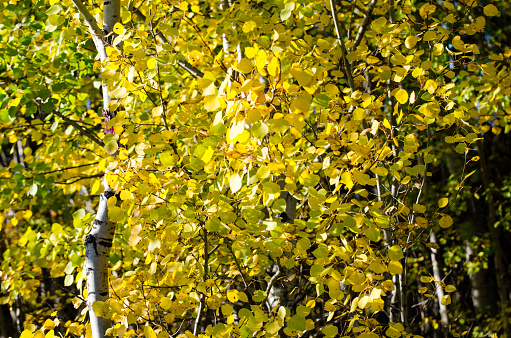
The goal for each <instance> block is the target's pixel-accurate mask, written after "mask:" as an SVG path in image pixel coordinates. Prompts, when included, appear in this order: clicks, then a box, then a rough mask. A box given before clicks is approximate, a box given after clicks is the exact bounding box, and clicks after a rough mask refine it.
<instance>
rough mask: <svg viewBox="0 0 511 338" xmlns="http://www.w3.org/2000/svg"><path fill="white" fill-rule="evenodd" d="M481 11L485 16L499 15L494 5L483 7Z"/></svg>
mask: <svg viewBox="0 0 511 338" xmlns="http://www.w3.org/2000/svg"><path fill="white" fill-rule="evenodd" d="M483 11H484V15H486V16H495V15H499V10H498V9H497V7H495V5H492V4H489V5H486V6H485V7H484V9H483Z"/></svg>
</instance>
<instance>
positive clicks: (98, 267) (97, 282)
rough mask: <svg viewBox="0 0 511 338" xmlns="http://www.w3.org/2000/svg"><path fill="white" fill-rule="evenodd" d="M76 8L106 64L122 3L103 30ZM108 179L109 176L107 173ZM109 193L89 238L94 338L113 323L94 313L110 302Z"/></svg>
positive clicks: (109, 7) (109, 12)
mask: <svg viewBox="0 0 511 338" xmlns="http://www.w3.org/2000/svg"><path fill="white" fill-rule="evenodd" d="M72 2H73V4H74V5H75V7H76V8H77V9H78V11H79V12H80V14H81V15H82V17H83V19H84V21H85V23H86V24H87V26H88V28H89V31H90V33H91V34H92V38H93V41H94V45H95V46H96V49H97V51H98V53H99V54H100V58H101V61H102V62H103V61H104V60H105V59H106V58H107V57H108V55H107V52H106V46H107V44H108V41H113V37H112V34H113V27H114V25H115V24H116V23H117V22H119V17H120V8H121V6H120V0H107V1H105V2H104V4H103V6H104V7H103V29H102V30H101V29H100V28H99V27H98V25H97V23H96V21H95V19H94V17H93V16H92V15H91V14H90V13H89V12H88V10H87V8H86V7H85V6H84V5H83V3H82V2H81V0H72ZM102 93H103V116H104V118H105V134H111V133H114V131H113V128H108V126H107V124H108V121H110V119H112V118H113V115H114V114H113V112H111V111H110V95H109V91H108V86H106V85H104V86H103V87H102ZM105 176H106V173H105ZM103 184H104V187H105V191H104V192H103V193H102V194H101V195H100V197H99V206H98V211H97V213H96V219H95V220H94V224H93V227H92V230H91V231H90V233H89V234H88V235H87V236H86V237H85V248H86V249H85V269H86V275H87V292H88V296H87V306H88V308H89V317H90V323H91V330H92V336H93V337H94V338H103V337H105V335H106V330H107V329H108V328H109V327H110V325H111V323H110V320H108V319H106V318H103V317H100V316H97V315H96V314H95V313H94V310H93V304H94V302H96V301H103V302H104V301H106V300H107V299H108V288H109V284H108V261H109V257H110V248H111V247H112V241H113V238H114V234H115V223H112V222H110V221H109V218H108V206H107V201H108V198H110V197H112V196H113V195H114V192H113V191H112V189H111V188H110V187H109V185H108V183H107V181H106V177H105V180H104V182H103Z"/></svg>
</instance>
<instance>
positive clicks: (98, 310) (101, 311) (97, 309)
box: [92, 300, 110, 317]
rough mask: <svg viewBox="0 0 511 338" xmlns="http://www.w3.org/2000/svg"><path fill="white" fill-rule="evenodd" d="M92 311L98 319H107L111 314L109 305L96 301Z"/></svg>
mask: <svg viewBox="0 0 511 338" xmlns="http://www.w3.org/2000/svg"><path fill="white" fill-rule="evenodd" d="M92 310H93V311H94V314H95V315H96V316H98V317H106V315H107V314H108V313H109V312H110V309H109V308H108V305H107V304H105V302H103V301H100V300H98V301H95V302H94V303H93V304H92Z"/></svg>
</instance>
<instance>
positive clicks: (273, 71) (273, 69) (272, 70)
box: [268, 56, 279, 77]
mask: <svg viewBox="0 0 511 338" xmlns="http://www.w3.org/2000/svg"><path fill="white" fill-rule="evenodd" d="M268 73H269V74H270V75H271V76H274V77H275V76H277V75H279V59H278V58H277V57H275V56H274V57H272V59H271V61H270V64H269V65H268Z"/></svg>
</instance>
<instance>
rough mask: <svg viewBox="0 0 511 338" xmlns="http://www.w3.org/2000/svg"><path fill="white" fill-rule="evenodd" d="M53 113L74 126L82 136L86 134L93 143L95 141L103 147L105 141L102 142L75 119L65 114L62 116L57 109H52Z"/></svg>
mask: <svg viewBox="0 0 511 338" xmlns="http://www.w3.org/2000/svg"><path fill="white" fill-rule="evenodd" d="M53 113H54V114H55V115H57V116H58V117H60V118H61V119H62V120H64V121H65V122H66V123H68V124H70V125H72V126H73V127H75V128H76V129H77V130H78V131H79V132H80V134H82V135H83V136H87V137H88V138H90V139H91V141H93V142H94V143H96V144H97V145H99V146H100V147H104V146H105V143H104V142H103V140H101V139H100V138H99V137H97V136H96V135H94V134H93V133H91V132H90V131H88V130H87V129H85V128H83V127H82V126H80V125H79V124H78V123H77V122H76V121H74V120H71V119H70V118H68V117H67V116H64V115H63V114H62V113H60V112H59V111H54V112H53Z"/></svg>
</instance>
